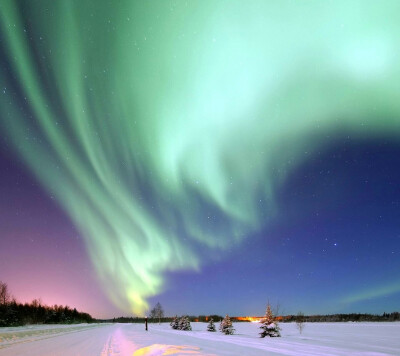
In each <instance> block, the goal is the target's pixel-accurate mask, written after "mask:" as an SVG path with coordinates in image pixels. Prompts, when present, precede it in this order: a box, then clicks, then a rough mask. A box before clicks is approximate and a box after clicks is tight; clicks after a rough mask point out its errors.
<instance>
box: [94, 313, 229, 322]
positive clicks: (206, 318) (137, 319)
mask: <svg viewBox="0 0 400 356" xmlns="http://www.w3.org/2000/svg"><path fill="white" fill-rule="evenodd" d="M188 318H189V320H190V321H191V322H198V321H200V322H208V321H209V320H210V318H213V319H214V321H220V320H222V319H223V317H222V316H220V315H199V316H195V315H190V316H188ZM173 319H174V317H162V318H158V317H154V318H151V317H150V318H148V319H147V321H148V322H149V323H158V322H161V323H170V322H171V321H172V320H173ZM145 320H146V318H144V317H125V316H120V317H118V318H113V319H102V320H96V321H97V322H100V323H144V322H145Z"/></svg>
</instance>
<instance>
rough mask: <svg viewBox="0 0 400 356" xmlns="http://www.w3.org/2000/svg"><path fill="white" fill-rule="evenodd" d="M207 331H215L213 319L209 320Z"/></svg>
mask: <svg viewBox="0 0 400 356" xmlns="http://www.w3.org/2000/svg"><path fill="white" fill-rule="evenodd" d="M207 331H217V330H216V329H215V324H214V320H213V318H211V319H210V321H209V323H208V326H207Z"/></svg>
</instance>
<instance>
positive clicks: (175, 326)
mask: <svg viewBox="0 0 400 356" xmlns="http://www.w3.org/2000/svg"><path fill="white" fill-rule="evenodd" d="M169 325H171V328H172V329H174V330H177V329H179V319H178V316H177V315H175V318H174V320H172V321H171V323H170V324H169Z"/></svg>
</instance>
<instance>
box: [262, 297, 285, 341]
mask: <svg viewBox="0 0 400 356" xmlns="http://www.w3.org/2000/svg"><path fill="white" fill-rule="evenodd" d="M274 319H275V318H274V314H273V313H272V310H271V306H270V304H269V303H268V305H267V311H266V312H265V318H264V320H263V321H262V323H261V326H260V329H261V330H262V331H261V332H260V337H266V336H269V337H280V336H281V333H280V330H281V329H280V327H279V326H278V323H277V322H276V321H275V320H274Z"/></svg>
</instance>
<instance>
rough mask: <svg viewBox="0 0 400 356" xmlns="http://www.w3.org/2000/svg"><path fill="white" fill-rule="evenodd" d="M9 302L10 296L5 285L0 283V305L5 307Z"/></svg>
mask: <svg viewBox="0 0 400 356" xmlns="http://www.w3.org/2000/svg"><path fill="white" fill-rule="evenodd" d="M10 302H11V296H10V293H9V292H8V285H7V283H3V282H2V281H0V305H7V304H9V303H10Z"/></svg>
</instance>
